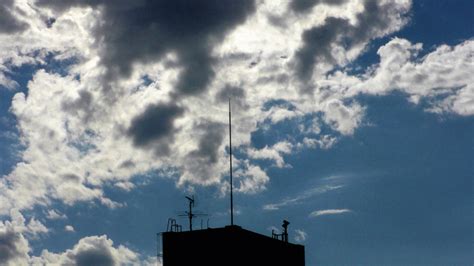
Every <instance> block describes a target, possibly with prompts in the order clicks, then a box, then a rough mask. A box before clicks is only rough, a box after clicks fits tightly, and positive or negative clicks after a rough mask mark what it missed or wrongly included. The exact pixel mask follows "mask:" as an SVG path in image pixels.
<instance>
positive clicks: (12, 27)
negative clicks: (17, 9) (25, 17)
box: [0, 0, 28, 34]
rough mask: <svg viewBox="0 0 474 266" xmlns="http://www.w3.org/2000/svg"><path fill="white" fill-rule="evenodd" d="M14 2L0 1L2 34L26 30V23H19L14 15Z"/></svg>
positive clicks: (0, 29) (0, 31) (10, 0)
mask: <svg viewBox="0 0 474 266" xmlns="http://www.w3.org/2000/svg"><path fill="white" fill-rule="evenodd" d="M12 9H13V0H2V1H0V34H2V33H7V34H11V33H16V32H20V31H23V30H25V29H26V28H27V27H28V26H27V24H26V23H24V22H21V21H19V20H18V19H16V18H15V16H14V15H13V14H12Z"/></svg>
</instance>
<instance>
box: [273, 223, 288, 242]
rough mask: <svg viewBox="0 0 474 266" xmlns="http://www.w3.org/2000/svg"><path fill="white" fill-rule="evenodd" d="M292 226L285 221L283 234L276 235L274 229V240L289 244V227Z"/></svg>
mask: <svg viewBox="0 0 474 266" xmlns="http://www.w3.org/2000/svg"><path fill="white" fill-rule="evenodd" d="M289 224H290V222H288V221H287V220H283V225H282V227H283V233H281V234H277V233H275V230H274V229H272V238H274V239H279V240H281V241H283V242H286V243H288V225H289Z"/></svg>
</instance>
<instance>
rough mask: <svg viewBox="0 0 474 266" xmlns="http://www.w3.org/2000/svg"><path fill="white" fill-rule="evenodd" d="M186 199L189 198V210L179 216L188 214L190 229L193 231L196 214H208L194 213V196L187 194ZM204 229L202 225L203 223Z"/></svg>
mask: <svg viewBox="0 0 474 266" xmlns="http://www.w3.org/2000/svg"><path fill="white" fill-rule="evenodd" d="M186 199H187V200H188V208H189V209H188V211H185V212H184V213H185V214H181V215H179V216H186V217H188V219H189V231H193V218H194V217H196V216H207V214H204V213H193V207H194V202H195V200H194V196H191V197H188V196H186ZM201 229H202V225H201Z"/></svg>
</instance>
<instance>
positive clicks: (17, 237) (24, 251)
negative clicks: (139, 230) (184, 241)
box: [0, 209, 161, 265]
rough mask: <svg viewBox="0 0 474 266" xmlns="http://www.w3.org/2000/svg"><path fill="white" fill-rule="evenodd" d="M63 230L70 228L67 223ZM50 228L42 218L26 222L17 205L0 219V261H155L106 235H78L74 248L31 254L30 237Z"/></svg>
mask: <svg viewBox="0 0 474 266" xmlns="http://www.w3.org/2000/svg"><path fill="white" fill-rule="evenodd" d="M65 230H66V231H70V232H73V231H74V228H73V227H72V226H70V225H67V226H66V227H65ZM48 231H49V229H47V228H46V227H45V226H44V225H43V224H42V223H41V222H39V221H38V220H36V219H34V218H31V219H30V220H29V221H28V222H27V220H26V219H25V218H24V216H23V215H22V214H21V213H20V212H19V211H18V210H16V209H13V210H11V212H10V219H9V220H5V221H0V264H1V265H156V264H157V263H159V264H161V263H160V262H157V261H156V259H154V258H149V257H143V256H141V255H140V254H138V253H136V252H134V251H132V250H130V249H129V248H127V247H125V246H123V245H114V243H113V241H112V240H111V239H109V238H108V237H107V236H105V235H103V236H89V237H84V238H82V239H80V240H79V241H78V242H77V244H75V245H74V247H73V248H71V249H67V250H65V251H64V252H61V253H54V252H50V251H48V250H43V251H42V252H41V254H40V255H39V256H32V255H31V252H32V249H31V247H30V244H29V240H30V239H33V238H36V237H39V236H40V235H41V234H45V233H47V232H48Z"/></svg>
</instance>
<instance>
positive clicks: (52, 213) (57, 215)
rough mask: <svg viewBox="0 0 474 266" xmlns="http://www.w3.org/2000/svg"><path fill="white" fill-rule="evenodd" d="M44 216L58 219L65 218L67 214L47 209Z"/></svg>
mask: <svg viewBox="0 0 474 266" xmlns="http://www.w3.org/2000/svg"><path fill="white" fill-rule="evenodd" d="M46 218H48V219H50V220H58V219H67V216H66V215H65V214H64V213H60V212H57V211H55V210H48V213H47V214H46Z"/></svg>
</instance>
